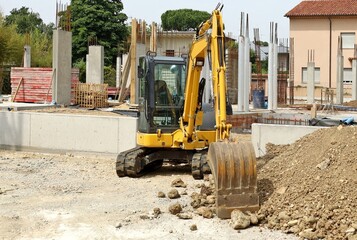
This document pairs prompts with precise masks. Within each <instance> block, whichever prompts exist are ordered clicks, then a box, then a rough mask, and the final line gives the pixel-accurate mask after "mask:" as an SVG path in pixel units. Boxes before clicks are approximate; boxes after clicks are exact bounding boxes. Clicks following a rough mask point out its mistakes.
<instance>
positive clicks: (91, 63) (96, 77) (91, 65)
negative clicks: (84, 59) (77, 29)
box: [86, 46, 104, 84]
mask: <svg viewBox="0 0 357 240" xmlns="http://www.w3.org/2000/svg"><path fill="white" fill-rule="evenodd" d="M86 82H87V83H96V84H103V83H104V47H103V46H89V55H88V72H87V80H86Z"/></svg>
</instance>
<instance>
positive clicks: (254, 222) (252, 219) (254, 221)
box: [249, 213, 259, 225]
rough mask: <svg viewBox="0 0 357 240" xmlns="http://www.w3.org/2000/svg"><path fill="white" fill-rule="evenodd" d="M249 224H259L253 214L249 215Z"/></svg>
mask: <svg viewBox="0 0 357 240" xmlns="http://www.w3.org/2000/svg"><path fill="white" fill-rule="evenodd" d="M249 215H250V224H252V225H257V224H258V223H259V220H258V217H257V215H256V214H254V213H250V214H249Z"/></svg>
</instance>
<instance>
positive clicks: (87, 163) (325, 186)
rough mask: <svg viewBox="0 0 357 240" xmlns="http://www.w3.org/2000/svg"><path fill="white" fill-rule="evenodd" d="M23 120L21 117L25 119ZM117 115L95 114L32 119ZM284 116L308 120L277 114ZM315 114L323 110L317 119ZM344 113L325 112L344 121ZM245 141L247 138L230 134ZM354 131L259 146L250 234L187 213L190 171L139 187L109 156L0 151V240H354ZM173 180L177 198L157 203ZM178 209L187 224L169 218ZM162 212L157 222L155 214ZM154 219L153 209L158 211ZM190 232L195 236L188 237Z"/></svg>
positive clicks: (164, 174) (179, 169) (169, 170)
mask: <svg viewBox="0 0 357 240" xmlns="http://www.w3.org/2000/svg"><path fill="white" fill-rule="evenodd" d="M26 111H28V110H26ZM30 111H36V112H47V113H52V112H56V113H64V114H94V115H96V114H98V115H102V114H103V115H108V116H109V115H110V116H118V117H119V116H120V115H118V114H116V113H110V112H106V111H98V110H84V109H69V108H47V109H41V110H40V109H37V110H30ZM279 111H284V112H294V111H295V112H296V113H309V111H308V110H306V109H304V108H301V109H288V110H287V109H284V110H279ZM319 114H320V116H321V114H322V112H321V111H319V112H318V115H319ZM349 114H351V115H353V114H354V113H353V112H351V113H349V112H330V115H327V116H329V117H333V118H342V117H344V116H348V115H349ZM235 137H238V139H240V140H249V139H250V135H249V134H241V135H236V136H235ZM356 137H357V128H356V127H355V126H342V125H341V126H340V127H331V128H325V129H322V130H318V131H316V132H315V133H313V134H310V135H308V136H306V137H304V138H302V139H300V140H299V141H297V142H296V143H294V144H291V145H287V146H275V145H269V146H267V149H268V154H267V155H266V156H264V157H262V158H260V159H258V161H257V163H258V191H259V194H260V200H261V210H260V211H259V212H258V216H259V219H260V222H259V224H258V225H255V226H253V227H250V228H248V229H245V230H234V229H233V228H232V227H231V226H230V224H229V221H228V220H220V219H218V218H217V217H214V218H212V219H206V218H203V217H202V216H200V215H199V214H197V212H196V209H194V208H192V206H191V203H192V202H191V201H192V198H191V195H192V194H193V193H194V192H197V193H200V191H201V187H202V184H206V182H205V181H204V180H194V179H193V178H192V176H191V174H190V168H189V167H188V166H175V167H173V166H165V167H164V168H162V169H161V170H159V171H157V172H154V173H151V174H148V175H146V176H144V177H142V178H138V179H133V178H127V177H125V178H118V177H117V175H116V174H115V158H116V156H115V155H108V154H107V155H105V154H101V155H98V154H96V155H94V154H92V153H66V154H63V153H62V154H53V153H51V154H50V153H36V152H15V151H5V150H0V239H34V238H35V239H97V238H100V239H158V238H164V239H190V238H191V239H237V238H239V239H288V240H289V239H298V238H299V237H300V238H305V239H348V240H356V239H357V211H356V209H357V205H356V204H357V191H356V187H355V186H356V185H357V163H356V160H357V159H356V156H357V145H356V144H357V140H356ZM177 178H181V179H182V180H183V181H184V182H185V184H187V187H186V188H176V189H177V190H178V191H179V193H180V194H181V197H180V198H177V199H169V198H168V197H164V198H159V197H158V193H159V192H163V193H165V194H166V196H167V194H168V192H169V191H170V190H171V189H173V188H174V187H172V186H171V182H172V181H173V180H175V179H177ZM174 203H180V204H181V205H182V206H183V210H182V211H183V212H184V213H187V214H189V215H191V216H192V219H186V220H184V219H179V218H178V217H177V216H175V215H173V214H171V213H170V212H169V207H170V205H172V204H174ZM155 208H159V209H160V211H161V213H160V214H159V215H157V214H156V215H155V214H154V213H153V212H154V209H155ZM156 211H157V209H156ZM193 225H196V226H197V230H191V228H192V226H193Z"/></svg>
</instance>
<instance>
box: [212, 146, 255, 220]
mask: <svg viewBox="0 0 357 240" xmlns="http://www.w3.org/2000/svg"><path fill="white" fill-rule="evenodd" d="M207 160H208V164H209V166H210V168H211V172H212V174H213V177H214V180H215V185H216V186H215V187H216V204H217V216H218V217H219V218H231V212H232V211H233V210H235V209H238V210H241V211H250V212H255V211H257V210H259V195H258V194H257V172H256V159H255V153H254V149H253V146H252V144H251V143H250V142H239V143H234V142H213V143H211V144H210V145H209V149H208V156H207Z"/></svg>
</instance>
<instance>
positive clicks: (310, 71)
mask: <svg viewBox="0 0 357 240" xmlns="http://www.w3.org/2000/svg"><path fill="white" fill-rule="evenodd" d="M314 102H315V63H314V62H308V63H307V103H308V104H313V103H314Z"/></svg>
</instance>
